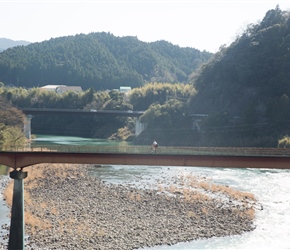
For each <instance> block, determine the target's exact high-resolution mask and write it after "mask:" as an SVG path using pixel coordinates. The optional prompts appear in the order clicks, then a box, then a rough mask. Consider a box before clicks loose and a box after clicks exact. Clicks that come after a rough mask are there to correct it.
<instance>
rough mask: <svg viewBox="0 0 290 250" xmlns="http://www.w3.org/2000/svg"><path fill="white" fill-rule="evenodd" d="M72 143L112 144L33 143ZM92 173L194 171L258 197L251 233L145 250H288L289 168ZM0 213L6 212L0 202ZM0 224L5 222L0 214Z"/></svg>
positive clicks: (129, 173) (125, 178)
mask: <svg viewBox="0 0 290 250" xmlns="http://www.w3.org/2000/svg"><path fill="white" fill-rule="evenodd" d="M48 142H49V143H56V144H73V145H81V144H82V145H88V144H89V145H92V144H93V145H94V144H98V145H108V144H111V143H113V144H115V143H116V142H111V141H107V140H97V139H94V140H90V139H84V138H77V137H53V136H39V137H38V138H36V140H35V143H39V144H41V143H42V144H47V143H48ZM92 174H94V175H97V176H98V177H100V178H102V179H103V180H104V181H107V182H111V183H129V184H130V183H131V184H138V185H140V183H141V182H142V184H143V185H146V183H147V184H148V185H149V184H152V183H154V182H158V179H159V178H160V176H161V175H163V176H164V175H166V176H168V177H171V176H174V175H178V174H194V175H198V176H202V177H206V178H207V179H211V180H212V181H214V182H215V183H217V184H223V185H228V186H230V187H232V188H236V189H239V190H241V191H247V192H251V193H253V194H254V195H255V197H256V199H257V200H258V204H259V206H258V207H257V211H256V219H255V226H256V229H255V230H254V231H252V232H248V233H245V234H243V235H239V236H231V237H223V238H212V239H207V240H197V241H192V242H187V243H179V244H177V245H174V246H158V247H153V248H148V249H146V250H149V249H150V250H152V249H154V250H165V249H168V250H189V249H290V191H289V190H290V170H275V169H272V170H271V169H229V168H227V169H226V168H218V169H217V168H204V167H173V166H168V167H160V166H121V165H114V166H106V167H101V168H95V169H94V171H93V172H92ZM0 211H1V214H5V213H6V214H7V213H8V212H9V211H8V209H7V207H6V206H5V204H4V203H3V202H2V203H0ZM1 214H0V215H1ZM0 223H1V225H2V224H3V223H7V218H6V217H5V216H0Z"/></svg>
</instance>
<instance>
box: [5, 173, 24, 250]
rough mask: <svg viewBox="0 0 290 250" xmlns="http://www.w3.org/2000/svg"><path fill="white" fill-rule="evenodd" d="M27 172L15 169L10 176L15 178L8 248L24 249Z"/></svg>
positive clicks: (10, 249)
mask: <svg viewBox="0 0 290 250" xmlns="http://www.w3.org/2000/svg"><path fill="white" fill-rule="evenodd" d="M26 177H27V172H22V171H21V170H20V171H17V170H14V171H12V172H10V178H12V179H14V186H13V198H12V212H11V222H10V234H9V243H8V250H12V249H14V250H15V249H17V250H18V249H19V250H23V249H24V195H23V193H24V185H23V179H25V178H26Z"/></svg>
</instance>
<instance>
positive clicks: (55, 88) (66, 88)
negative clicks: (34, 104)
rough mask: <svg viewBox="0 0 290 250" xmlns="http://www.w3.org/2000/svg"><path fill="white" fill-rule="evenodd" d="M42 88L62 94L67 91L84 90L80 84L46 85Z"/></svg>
mask: <svg viewBox="0 0 290 250" xmlns="http://www.w3.org/2000/svg"><path fill="white" fill-rule="evenodd" d="M41 89H45V90H48V91H55V92H56V93H59V94H62V93H64V92H67V91H73V92H82V91H83V90H82V88H81V87H80V86H66V85H46V86H43V87H41Z"/></svg>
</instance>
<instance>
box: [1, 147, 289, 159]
mask: <svg viewBox="0 0 290 250" xmlns="http://www.w3.org/2000/svg"><path fill="white" fill-rule="evenodd" d="M3 151H17V152H49V151H53V152H68V153H114V154H152V147H151V146H137V145H131V146H77V145H41V146H27V147H10V148H6V149H5V150H3ZM156 153H157V154H165V155H228V156H231V155H232V156H239V155H240V156H280V157H290V149H288V148H243V147H162V146H161V147H158V149H157V152H156Z"/></svg>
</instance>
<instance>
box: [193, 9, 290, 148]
mask: <svg viewBox="0 0 290 250" xmlns="http://www.w3.org/2000/svg"><path fill="white" fill-rule="evenodd" d="M289 17H290V13H289V12H286V11H285V12H283V11H281V10H280V8H279V6H277V7H276V9H273V10H269V11H268V12H267V13H266V15H265V17H264V18H263V20H262V21H261V22H260V23H258V24H251V25H249V26H248V27H247V29H246V30H245V31H244V33H243V34H242V35H241V36H240V37H239V38H237V40H236V41H235V42H233V43H232V44H231V45H230V46H229V47H227V48H226V47H224V48H222V49H221V50H220V51H219V52H218V53H217V54H216V55H215V56H214V57H213V58H212V60H211V61H210V62H209V63H207V64H205V65H203V67H202V68H201V69H200V71H199V72H198V73H196V74H193V75H192V77H191V81H192V82H193V84H194V86H195V88H196V90H197V94H196V95H195V96H193V97H192V98H191V103H190V110H191V112H192V113H203V114H209V118H208V119H206V120H205V121H204V124H203V128H204V132H205V131H207V132H208V133H207V135H208V140H209V141H211V142H212V143H213V144H220V145H221V144H227V145H229V144H238V145H255V146H265V145H271V146H276V143H277V139H279V138H281V137H283V136H284V135H287V134H288V135H289V134H290V118H289V114H290V113H289V112H290V100H289V96H290V80H289V79H290V18H289Z"/></svg>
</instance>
